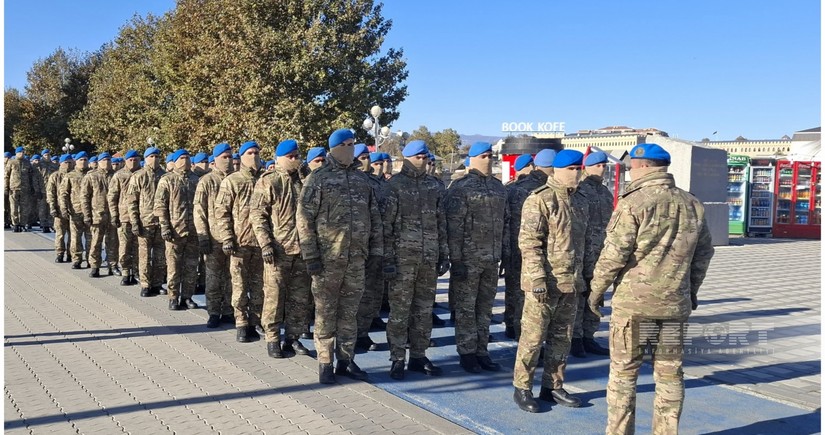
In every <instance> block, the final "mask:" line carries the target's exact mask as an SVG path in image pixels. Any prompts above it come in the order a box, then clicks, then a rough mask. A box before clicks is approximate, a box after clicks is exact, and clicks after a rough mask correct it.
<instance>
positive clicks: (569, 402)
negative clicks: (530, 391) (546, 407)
mask: <svg viewBox="0 0 825 435" xmlns="http://www.w3.org/2000/svg"><path fill="white" fill-rule="evenodd" d="M539 399H541V400H544V401H546V402H554V403H558V404H559V405H562V406H567V407H569V408H578V407H580V406H582V401H581V399H579V398H578V397H576V396H571V395H570V393H568V392H567V391H565V389H564V388H558V389H555V390H554V389H552V388H549V387H541V392H540V393H539Z"/></svg>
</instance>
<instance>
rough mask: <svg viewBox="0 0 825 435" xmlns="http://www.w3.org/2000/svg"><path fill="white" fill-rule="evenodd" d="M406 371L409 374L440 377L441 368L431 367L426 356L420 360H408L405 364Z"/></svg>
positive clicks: (431, 364)
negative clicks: (417, 373) (409, 372)
mask: <svg viewBox="0 0 825 435" xmlns="http://www.w3.org/2000/svg"><path fill="white" fill-rule="evenodd" d="M407 370H409V371H411V372H420V373H424V374H425V375H427V376H441V368H440V367H436V366H435V365H433V363H432V362H431V361H430V359H429V358H427V357H426V356H425V357H421V358H410V362H409V364H407Z"/></svg>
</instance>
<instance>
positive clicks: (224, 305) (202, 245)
mask: <svg viewBox="0 0 825 435" xmlns="http://www.w3.org/2000/svg"><path fill="white" fill-rule="evenodd" d="M210 158H211V159H212V162H213V164H214V167H213V168H212V170H211V171H209V173H208V174H206V175H204V176H203V177H201V179H200V180H199V181H198V187H197V188H196V189H195V229H196V230H197V232H198V249H199V251H200V253H201V254H202V255H205V256H206V259H205V264H206V290H205V294H206V312H207V314H209V319H208V320H207V321H206V327H207V328H217V327H218V326H219V325H220V323H221V321H223V322H224V323H228V324H232V325H234V324H235V316H234V314H233V310H232V283H231V282H230V277H229V256H228V255H226V254H224V252H223V245H222V244H221V242H220V241H219V237H220V235H219V234H218V231H217V226H216V217H215V216H216V215H215V198H216V197H217V196H218V190H219V189H220V187H221V182H222V181H223V180H224V178H226V176H227V175H229V174H230V173H232V147H230V146H229V144H227V143H221V144H218V145H215V147H214V148H213V149H212V155H211V156H210Z"/></svg>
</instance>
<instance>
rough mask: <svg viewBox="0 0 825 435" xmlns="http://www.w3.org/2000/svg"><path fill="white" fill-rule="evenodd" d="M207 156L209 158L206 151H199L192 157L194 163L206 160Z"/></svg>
mask: <svg viewBox="0 0 825 435" xmlns="http://www.w3.org/2000/svg"><path fill="white" fill-rule="evenodd" d="M207 158H209V155H208V154H206V153H205V152H199V153H197V154H195V157H194V158H193V159H192V163H202V162H205V161H206V159H207Z"/></svg>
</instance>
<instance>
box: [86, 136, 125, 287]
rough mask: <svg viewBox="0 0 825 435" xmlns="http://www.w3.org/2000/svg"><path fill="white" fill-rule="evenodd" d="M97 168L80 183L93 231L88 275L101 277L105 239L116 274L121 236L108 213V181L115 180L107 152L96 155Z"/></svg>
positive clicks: (109, 260)
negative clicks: (116, 258)
mask: <svg viewBox="0 0 825 435" xmlns="http://www.w3.org/2000/svg"><path fill="white" fill-rule="evenodd" d="M97 160H98V167H97V169H94V170H90V171H89V172H88V173H87V174H86V176H84V177H83V181H82V183H81V185H80V195H81V206H82V210H83V223H84V226H85V227H87V228H89V232H90V233H91V234H92V239H91V246H90V247H89V266H90V267H91V271H90V272H89V276H90V277H92V278H100V267H101V264H102V262H103V241H104V239H105V241H106V260H107V263H108V268H109V275H112V274H113V271H112V266H113V263H115V261H114V260H113V257H117V252H118V238H117V233H116V232H115V226H114V225H112V220H111V218H112V216H111V213H110V212H109V210H110V207H109V201H108V193H109V182H110V180H111V179H112V175H113V172H112V170H111V160H112V158H111V156H110V155H109V153H107V152H103V153H100V154H99V155H98V156H97Z"/></svg>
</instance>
